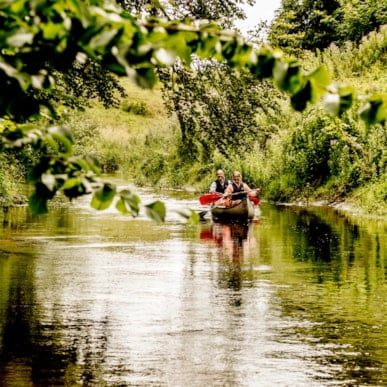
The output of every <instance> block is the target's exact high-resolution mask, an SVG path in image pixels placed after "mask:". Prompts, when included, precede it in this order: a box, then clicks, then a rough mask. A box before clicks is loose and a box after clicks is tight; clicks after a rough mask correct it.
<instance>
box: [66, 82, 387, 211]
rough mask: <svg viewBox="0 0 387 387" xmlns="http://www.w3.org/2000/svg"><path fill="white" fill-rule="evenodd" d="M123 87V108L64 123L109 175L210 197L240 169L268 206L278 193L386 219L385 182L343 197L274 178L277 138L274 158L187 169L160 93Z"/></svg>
mask: <svg viewBox="0 0 387 387" xmlns="http://www.w3.org/2000/svg"><path fill="white" fill-rule="evenodd" d="M124 85H125V87H126V90H127V93H128V97H127V99H126V100H125V101H123V102H122V104H121V106H120V107H119V108H114V109H108V110H106V109H104V108H102V107H101V106H99V105H98V104H93V105H92V106H91V107H90V108H88V109H86V111H85V112H79V113H76V114H74V113H71V114H70V115H69V116H68V117H67V118H66V123H68V124H70V125H71V126H72V127H74V128H75V137H76V140H77V146H76V151H77V152H78V153H81V154H89V155H94V156H96V157H98V159H99V160H101V163H102V166H103V170H104V171H105V172H113V171H120V172H121V173H123V174H124V176H126V178H127V179H128V181H131V182H133V183H134V184H136V185H139V186H143V185H148V186H154V187H156V188H158V189H161V188H185V189H188V190H191V191H193V192H197V193H199V192H204V191H207V189H208V186H209V184H210V182H211V181H212V179H213V177H214V171H215V170H216V168H219V167H221V168H223V169H224V170H225V172H226V174H227V175H228V176H230V175H231V173H232V171H233V170H234V169H238V170H241V171H242V173H243V175H244V177H245V179H246V181H247V182H248V183H249V184H250V185H251V186H252V187H256V186H258V185H263V187H264V194H263V198H266V199H269V200H270V199H271V197H270V190H272V189H273V187H276V188H275V189H276V190H280V191H282V192H287V194H284V197H285V198H286V199H289V198H291V201H294V202H297V203H302V204H308V203H312V202H319V203H325V204H329V205H334V206H338V207H339V208H341V209H343V210H348V211H352V212H356V213H362V214H368V215H372V216H374V215H377V216H383V215H384V214H387V205H386V197H385V195H386V191H387V189H386V183H385V182H380V181H377V182H373V183H368V184H366V185H364V186H363V187H362V188H358V189H355V190H353V191H351V192H349V193H346V195H343V194H342V192H338V191H337V190H335V188H334V187H333V188H332V187H331V188H329V182H328V183H327V184H326V185H324V186H321V187H320V188H319V189H317V190H316V189H314V188H313V187H311V186H307V185H306V186H305V187H303V189H300V190H295V189H294V187H292V182H291V181H290V180H287V175H286V174H284V175H281V174H278V173H277V176H276V177H275V178H273V176H274V175H275V171H279V170H281V169H282V168H283V166H281V165H280V162H281V159H282V156H281V152H283V149H282V145H281V141H283V140H281V139H280V136H278V137H277V140H276V139H275V138H273V141H272V142H271V144H270V152H267V151H266V152H265V153H264V152H262V150H261V149H257V148H256V149H253V151H252V152H251V153H250V154H246V155H245V157H243V158H241V157H239V156H236V157H234V158H233V159H232V160H227V159H225V158H224V156H221V155H220V154H215V155H214V157H213V159H212V164H210V165H201V164H200V162H199V161H197V162H194V163H191V164H190V165H187V164H183V163H182V162H181V160H180V159H179V156H178V154H179V152H178V150H179V143H180V132H179V126H178V122H177V119H176V118H175V117H173V116H172V117H171V116H170V115H168V113H167V111H166V109H165V108H164V104H163V101H162V96H161V91H160V90H159V89H155V90H152V91H150V90H142V89H139V88H137V87H135V86H134V85H132V84H131V83H129V82H125V84H124ZM286 114H289V117H287V116H286V115H285V116H284V121H285V120H286V121H287V124H289V122H290V123H291V122H293V121H292V120H291V119H290V114H291V112H290V110H289V109H287V113H286ZM296 121H297V119H296ZM280 134H282V136H283V135H284V133H280ZM383 198H384V199H383ZM343 203H345V204H346V206H345V205H344V204H343Z"/></svg>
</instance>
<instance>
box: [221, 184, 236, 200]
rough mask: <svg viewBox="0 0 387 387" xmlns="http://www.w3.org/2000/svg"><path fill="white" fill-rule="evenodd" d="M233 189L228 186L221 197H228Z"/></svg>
mask: <svg viewBox="0 0 387 387" xmlns="http://www.w3.org/2000/svg"><path fill="white" fill-rule="evenodd" d="M233 191H234V189H233V188H232V185H231V184H230V185H228V186H227V188H226V190H225V191H224V194H223V197H224V198H226V197H228V196H230V195H231V194H232V193H233Z"/></svg>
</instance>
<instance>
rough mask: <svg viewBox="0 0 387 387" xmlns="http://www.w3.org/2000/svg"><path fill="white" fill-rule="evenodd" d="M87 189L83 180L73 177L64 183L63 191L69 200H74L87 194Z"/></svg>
mask: <svg viewBox="0 0 387 387" xmlns="http://www.w3.org/2000/svg"><path fill="white" fill-rule="evenodd" d="M86 187H87V186H86V185H85V184H84V181H83V179H82V178H80V177H72V178H69V179H67V180H66V181H65V182H64V184H63V186H62V189H63V192H64V194H65V195H66V196H67V197H68V198H70V199H73V198H77V197H79V196H82V195H84V194H86V193H87V188H86Z"/></svg>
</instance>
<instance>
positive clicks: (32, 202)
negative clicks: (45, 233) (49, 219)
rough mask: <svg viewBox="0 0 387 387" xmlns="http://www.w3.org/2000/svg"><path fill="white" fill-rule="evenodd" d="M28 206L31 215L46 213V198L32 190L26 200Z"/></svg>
mask: <svg viewBox="0 0 387 387" xmlns="http://www.w3.org/2000/svg"><path fill="white" fill-rule="evenodd" d="M28 206H29V208H30V209H31V212H32V214H33V215H41V214H47V213H48V208H47V199H46V198H45V197H43V196H41V195H39V194H37V193H36V192H34V193H33V194H32V195H31V196H30V197H29V201H28Z"/></svg>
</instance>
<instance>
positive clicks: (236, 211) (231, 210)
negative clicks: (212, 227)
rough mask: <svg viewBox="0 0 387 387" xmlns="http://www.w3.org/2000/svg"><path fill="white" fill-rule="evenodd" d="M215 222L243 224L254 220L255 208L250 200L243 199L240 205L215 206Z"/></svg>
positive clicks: (213, 211)
mask: <svg viewBox="0 0 387 387" xmlns="http://www.w3.org/2000/svg"><path fill="white" fill-rule="evenodd" d="M211 214H212V218H213V220H217V221H227V222H233V221H235V222H241V221H247V220H250V219H253V218H254V206H253V204H252V202H251V201H250V200H248V198H243V199H242V200H241V201H239V200H238V203H237V204H235V205H233V206H230V207H225V206H214V207H212V208H211Z"/></svg>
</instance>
